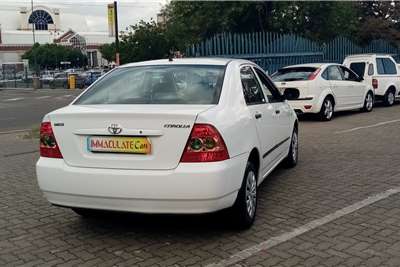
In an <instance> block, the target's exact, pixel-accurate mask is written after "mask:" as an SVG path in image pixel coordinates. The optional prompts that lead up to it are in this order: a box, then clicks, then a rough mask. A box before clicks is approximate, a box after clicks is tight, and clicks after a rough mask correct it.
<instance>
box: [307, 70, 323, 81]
mask: <svg viewBox="0 0 400 267" xmlns="http://www.w3.org/2000/svg"><path fill="white" fill-rule="evenodd" d="M320 71H321V69H319V68H318V69H316V70H315V71H314V72H313V73H311V74H310V75H308V80H309V81H311V80H314V79H315V77H317V75H318V73H319V72H320Z"/></svg>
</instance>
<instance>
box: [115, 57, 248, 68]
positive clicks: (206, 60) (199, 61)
mask: <svg viewBox="0 0 400 267" xmlns="http://www.w3.org/2000/svg"><path fill="white" fill-rule="evenodd" d="M233 61H234V62H238V63H240V64H244V63H250V64H254V63H253V62H251V61H248V60H243V59H233V58H218V57H215V58H210V57H201V58H200V57H197V58H174V59H173V60H172V61H169V60H168V59H158V60H149V61H142V62H135V63H128V64H125V65H122V66H120V67H121V68H125V67H139V66H154V65H172V64H173V65H216V66H225V65H227V64H228V63H230V62H233Z"/></svg>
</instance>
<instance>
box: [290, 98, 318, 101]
mask: <svg viewBox="0 0 400 267" xmlns="http://www.w3.org/2000/svg"><path fill="white" fill-rule="evenodd" d="M313 99H314V98H313V97H302V98H295V99H289V101H297V100H313Z"/></svg>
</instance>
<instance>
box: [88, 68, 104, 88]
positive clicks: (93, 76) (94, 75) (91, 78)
mask: <svg viewBox="0 0 400 267" xmlns="http://www.w3.org/2000/svg"><path fill="white" fill-rule="evenodd" d="M101 76H102V72H101V71H88V72H86V77H85V85H86V86H89V85H91V84H92V83H94V82H95V81H96V80H97V79H98V78H100V77H101Z"/></svg>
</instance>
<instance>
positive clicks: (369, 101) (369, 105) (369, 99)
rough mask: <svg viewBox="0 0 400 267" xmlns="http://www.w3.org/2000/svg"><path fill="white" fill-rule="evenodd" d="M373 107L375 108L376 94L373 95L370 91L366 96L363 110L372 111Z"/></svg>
mask: <svg viewBox="0 0 400 267" xmlns="http://www.w3.org/2000/svg"><path fill="white" fill-rule="evenodd" d="M373 108H374V96H373V95H372V93H371V92H368V94H367V95H366V96H365V100H364V107H363V109H362V110H363V111H365V112H371V111H372V109H373Z"/></svg>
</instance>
